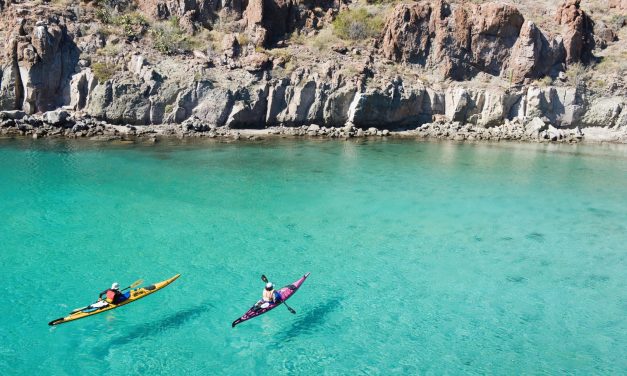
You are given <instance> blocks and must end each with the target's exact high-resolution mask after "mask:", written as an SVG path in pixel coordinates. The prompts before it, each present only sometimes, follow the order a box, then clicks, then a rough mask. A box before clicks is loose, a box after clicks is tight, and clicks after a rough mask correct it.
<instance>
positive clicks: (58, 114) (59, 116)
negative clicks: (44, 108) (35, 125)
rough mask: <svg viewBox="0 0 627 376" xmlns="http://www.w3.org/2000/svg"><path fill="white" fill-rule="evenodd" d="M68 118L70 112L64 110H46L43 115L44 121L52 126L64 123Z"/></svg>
mask: <svg viewBox="0 0 627 376" xmlns="http://www.w3.org/2000/svg"><path fill="white" fill-rule="evenodd" d="M69 118H70V114H69V113H68V112H67V111H64V110H56V111H48V112H45V113H44V115H43V120H44V122H46V123H48V124H50V125H54V126H61V125H64V124H65V123H66V122H67V120H68V119H69Z"/></svg>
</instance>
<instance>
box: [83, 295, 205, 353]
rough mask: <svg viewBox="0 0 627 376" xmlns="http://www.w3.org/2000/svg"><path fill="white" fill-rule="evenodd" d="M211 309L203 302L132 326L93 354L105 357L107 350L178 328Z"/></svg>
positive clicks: (99, 347) (96, 348) (95, 349)
mask: <svg viewBox="0 0 627 376" xmlns="http://www.w3.org/2000/svg"><path fill="white" fill-rule="evenodd" d="M212 308H214V306H213V305H212V304H211V303H209V302H205V303H202V304H199V305H197V306H195V307H191V308H188V309H186V310H183V311H179V312H176V313H174V314H172V315H170V316H167V317H165V318H163V319H161V320H156V321H153V322H151V323H143V324H140V325H135V326H132V327H130V328H128V329H127V330H125V331H124V335H122V336H119V337H116V338H113V339H111V340H110V341H107V342H105V343H103V344H102V345H101V346H97V347H95V348H94V350H93V353H94V355H97V356H106V355H107V353H108V352H109V349H110V348H112V347H116V346H122V345H125V344H127V343H130V342H133V341H135V340H138V339H142V338H146V337H152V336H156V335H159V334H161V333H163V332H166V331H168V330H171V329H176V328H180V327H181V326H183V325H185V324H186V323H188V322H189V321H191V320H193V319H195V318H197V317H198V316H200V315H202V314H203V313H205V312H208V311H209V310H211V309H212Z"/></svg>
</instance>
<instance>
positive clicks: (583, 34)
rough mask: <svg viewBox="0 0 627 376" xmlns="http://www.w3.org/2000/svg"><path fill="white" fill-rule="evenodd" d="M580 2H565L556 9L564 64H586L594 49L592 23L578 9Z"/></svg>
mask: <svg viewBox="0 0 627 376" xmlns="http://www.w3.org/2000/svg"><path fill="white" fill-rule="evenodd" d="M580 1H581V0H565V1H563V2H562V3H561V4H560V6H559V7H558V8H557V13H556V14H555V20H556V22H557V23H558V25H562V35H563V37H564V47H565V49H566V64H573V63H578V62H583V63H588V62H590V60H591V59H592V57H593V56H592V50H594V47H595V41H594V22H593V21H592V19H591V18H590V17H589V16H588V15H587V14H586V13H585V12H584V11H583V10H582V9H581V8H580V7H579V4H580Z"/></svg>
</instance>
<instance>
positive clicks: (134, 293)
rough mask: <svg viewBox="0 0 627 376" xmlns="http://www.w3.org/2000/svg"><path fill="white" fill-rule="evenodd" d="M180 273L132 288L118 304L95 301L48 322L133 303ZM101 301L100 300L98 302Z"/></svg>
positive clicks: (59, 321)
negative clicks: (163, 279)
mask: <svg viewBox="0 0 627 376" xmlns="http://www.w3.org/2000/svg"><path fill="white" fill-rule="evenodd" d="M180 276H181V275H180V274H177V275H175V276H174V277H172V278H170V279H166V280H165V281H161V282H157V283H155V284H154V285H150V286H146V287H139V288H137V289H134V290H131V291H130V292H129V293H127V295H128V299H126V300H125V301H123V302H120V303H118V304H113V303H108V304H106V305H104V306H98V304H96V303H94V304H91V305H88V306H87V307H85V308H82V309H80V310H78V311H76V312H73V313H70V314H69V315H68V316H65V317H61V318H60V319H56V320H52V321H50V322H49V323H48V325H59V324H63V323H65V322H69V321H74V320H78V319H82V318H84V317H89V316H93V315H97V314H99V313H102V312H106V311H110V310H112V309H116V308H118V307H121V306H123V305H126V304H129V303H133V302H134V301H136V300H138V299H141V298H143V297H145V296H148V295H150V294H152V293H154V292H157V291H159V290H161V289H162V288H164V287H166V286H167V285H169V284H170V283H172V282H174V281H175V280H176V279H177V278H178V277H180ZM98 303H100V302H98ZM100 304H105V303H100Z"/></svg>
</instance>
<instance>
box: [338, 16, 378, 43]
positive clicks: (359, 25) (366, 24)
mask: <svg viewBox="0 0 627 376" xmlns="http://www.w3.org/2000/svg"><path fill="white" fill-rule="evenodd" d="M382 29H383V19H382V18H381V17H380V16H376V15H371V14H369V13H368V11H367V10H366V9H364V8H358V9H351V10H347V11H343V12H340V14H339V15H338V16H337V18H336V19H335V20H334V21H333V30H334V31H335V33H336V34H337V36H338V37H340V38H342V39H350V40H363V39H368V38H372V37H375V36H377V35H378V34H379V33H381V30H382Z"/></svg>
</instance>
